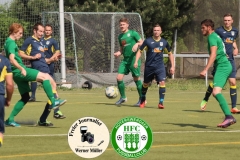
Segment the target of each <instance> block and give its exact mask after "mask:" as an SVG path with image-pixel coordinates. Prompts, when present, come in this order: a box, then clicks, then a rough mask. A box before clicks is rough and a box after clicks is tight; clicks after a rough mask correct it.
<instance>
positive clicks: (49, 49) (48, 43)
mask: <svg viewBox="0 0 240 160" xmlns="http://www.w3.org/2000/svg"><path fill="white" fill-rule="evenodd" d="M41 41H42V43H43V45H44V50H45V56H46V58H51V57H52V56H53V54H54V53H55V52H56V51H59V46H58V43H57V41H56V40H55V39H54V38H52V37H48V38H42V40H41Z"/></svg>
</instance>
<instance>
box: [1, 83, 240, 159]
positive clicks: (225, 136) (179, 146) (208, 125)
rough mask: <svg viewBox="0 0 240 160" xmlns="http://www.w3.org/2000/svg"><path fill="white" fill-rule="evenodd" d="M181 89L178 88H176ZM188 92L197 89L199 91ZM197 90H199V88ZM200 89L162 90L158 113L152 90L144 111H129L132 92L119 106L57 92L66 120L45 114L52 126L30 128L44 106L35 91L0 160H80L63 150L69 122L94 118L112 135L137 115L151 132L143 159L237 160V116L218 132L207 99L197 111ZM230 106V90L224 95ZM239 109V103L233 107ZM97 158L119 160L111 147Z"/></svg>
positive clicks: (94, 94)
mask: <svg viewBox="0 0 240 160" xmlns="http://www.w3.org/2000/svg"><path fill="white" fill-rule="evenodd" d="M179 85H180V84H179ZM191 87H192V88H197V87H198V86H196V87H194V86H191ZM200 88H201V87H200ZM204 91H205V88H204V89H203V90H200V91H199V90H198V91H195V90H194V89H188V88H186V87H183V88H174V87H169V88H167V92H166V97H165V102H164V105H165V109H163V110H160V109H157V104H158V90H157V88H156V87H151V88H150V89H149V91H148V93H147V102H148V103H147V105H146V107H145V108H144V109H140V108H138V107H134V106H133V104H135V103H136V102H137V100H138V96H137V91H136V90H134V89H127V91H126V93H127V97H128V102H127V103H126V104H124V105H122V106H121V107H117V106H115V105H114V103H115V101H117V100H118V98H119V97H117V98H116V99H114V100H109V99H107V98H106V97H105V95H104V89H92V90H81V89H80V90H75V89H74V90H59V94H60V97H61V98H64V99H67V100H68V101H67V103H66V104H65V105H64V106H62V107H61V111H62V112H63V113H64V114H65V115H66V117H67V118H66V119H63V120H56V119H54V118H53V113H50V116H49V118H48V120H50V121H51V122H52V123H53V124H54V127H49V128H47V127H36V126H35V124H36V122H37V120H38V119H39V116H40V114H41V113H42V111H43V108H44V106H45V103H46V100H47V98H46V96H45V94H44V92H43V90H42V89H38V90H37V94H36V95H37V102H32V103H28V104H27V105H26V106H25V107H24V109H23V110H22V111H21V112H20V113H19V115H17V117H16V119H15V120H16V121H17V122H20V123H21V124H22V126H21V127H20V128H13V127H6V133H5V137H4V144H3V146H2V147H1V148H0V160H1V159H4V160H11V159H14V160H67V159H70V160H77V159H83V158H81V157H78V156H77V155H75V153H73V152H72V151H71V149H70V147H69V145H68V141H67V133H68V130H69V128H70V127H71V125H72V123H73V122H75V121H76V120H77V119H79V118H82V117H87V116H91V117H96V118H98V119H100V120H101V121H103V122H104V123H105V124H106V126H107V127H108V129H109V132H111V130H112V128H113V126H114V125H115V123H116V122H117V121H119V120H120V119H122V118H124V117H126V116H137V117H139V118H141V119H143V120H145V121H146V122H147V123H148V124H149V125H150V127H151V129H152V131H153V144H152V147H151V148H150V151H149V152H147V153H146V154H145V155H144V156H143V157H141V158H139V159H142V160H145V159H148V160H202V159H204V160H213V159H214V160H215V159H218V160H221V159H223V160H225V159H231V160H238V159H239V156H240V152H239V149H240V136H239V135H240V115H234V117H235V118H236V119H237V121H238V122H237V123H236V124H234V125H232V126H230V127H228V128H226V129H222V128H217V127H216V126H217V124H218V123H220V122H222V120H223V118H224V115H223V113H222V111H221V109H220V107H219V106H218V103H217V102H216V100H215V99H214V98H213V97H211V98H210V101H209V103H208V105H207V109H206V111H204V112H202V111H200V106H199V104H200V102H201V100H202V98H203V96H204V94H205V92H204ZM223 93H224V96H225V97H226V99H227V101H228V102H229V107H230V98H229V90H228V89H227V90H224V91H223ZM18 99H19V95H18V92H17V90H16V91H15V94H14V97H13V100H12V103H11V107H9V108H6V110H5V112H6V113H5V115H6V118H7V117H8V115H9V113H10V111H11V110H12V107H13V105H14V104H15V103H16V102H17V100H18ZM238 107H240V106H239V104H238ZM96 159H98V160H107V159H109V160H110V159H111V160H121V159H125V158H123V157H121V156H120V155H118V154H117V153H116V152H115V151H114V149H113V148H112V146H111V143H110V144H109V146H108V149H107V150H106V151H105V152H104V153H103V154H102V155H101V156H99V157H97V158H96Z"/></svg>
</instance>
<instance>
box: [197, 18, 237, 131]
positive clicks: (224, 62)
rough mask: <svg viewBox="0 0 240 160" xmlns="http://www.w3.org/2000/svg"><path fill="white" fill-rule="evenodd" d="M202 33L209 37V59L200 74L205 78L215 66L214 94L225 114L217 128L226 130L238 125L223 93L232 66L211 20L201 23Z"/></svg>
mask: <svg viewBox="0 0 240 160" xmlns="http://www.w3.org/2000/svg"><path fill="white" fill-rule="evenodd" d="M201 31H202V34H203V35H204V36H207V41H208V52H209V58H208V63H207V65H206V66H205V68H204V69H203V71H202V72H201V73H200V76H202V77H205V76H206V73H207V71H208V69H209V68H210V67H211V66H212V65H213V66H214V72H213V73H214V76H213V91H212V94H213V96H214V97H215V98H216V100H217V101H218V103H219V105H220V107H221V109H222V111H223V113H224V114H225V119H224V121H223V122H222V123H220V124H218V125H217V127H222V128H226V127H228V126H230V125H232V124H234V123H236V119H235V118H234V117H233V116H232V114H231V112H230V109H229V108H228V104H227V101H226V99H225V98H224V96H223V94H222V93H221V91H222V88H223V87H224V86H225V84H226V82H227V79H228V77H229V75H230V74H231V72H232V65H231V63H230V61H229V60H228V58H227V56H226V51H225V47H224V43H223V41H222V39H221V38H220V37H219V35H218V34H217V33H215V32H214V22H213V21H212V20H211V19H205V20H203V21H202V22H201Z"/></svg>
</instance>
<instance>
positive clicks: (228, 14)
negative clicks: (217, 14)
mask: <svg viewBox="0 0 240 160" xmlns="http://www.w3.org/2000/svg"><path fill="white" fill-rule="evenodd" d="M224 17H233V16H232V14H231V13H226V14H224V15H223V18H224Z"/></svg>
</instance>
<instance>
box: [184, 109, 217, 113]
mask: <svg viewBox="0 0 240 160" xmlns="http://www.w3.org/2000/svg"><path fill="white" fill-rule="evenodd" d="M182 111H186V112H198V113H206V112H207V113H221V112H215V111H201V110H189V109H188V110H182Z"/></svg>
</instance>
